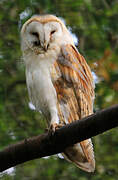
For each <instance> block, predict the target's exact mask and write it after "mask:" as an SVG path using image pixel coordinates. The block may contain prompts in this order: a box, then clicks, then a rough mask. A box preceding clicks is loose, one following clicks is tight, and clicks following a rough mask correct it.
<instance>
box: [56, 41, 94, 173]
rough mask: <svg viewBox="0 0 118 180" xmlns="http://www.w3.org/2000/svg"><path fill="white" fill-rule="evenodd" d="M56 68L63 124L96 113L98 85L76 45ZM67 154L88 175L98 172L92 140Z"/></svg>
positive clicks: (61, 56) (65, 50)
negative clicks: (94, 107) (91, 172)
mask: <svg viewBox="0 0 118 180" xmlns="http://www.w3.org/2000/svg"><path fill="white" fill-rule="evenodd" d="M53 68H54V69H55V72H56V75H57V77H59V78H57V79H56V80H55V81H53V84H54V87H55V89H56V92H57V99H58V103H57V107H58V114H59V118H60V123H61V124H67V123H71V122H73V121H76V120H79V119H81V118H83V117H85V116H88V115H90V114H92V113H93V100H94V83H93V77H92V74H91V71H90V68H89V66H88V65H87V63H86V61H85V59H84V57H83V56H82V55H81V54H80V53H79V52H78V51H77V50H76V48H75V47H74V46H72V45H64V46H62V48H61V52H60V54H59V57H58V59H57V60H56V61H55V63H54V66H53ZM63 155H64V157H66V159H69V161H72V162H74V163H75V164H76V165H77V166H78V167H80V168H81V169H84V170H86V171H88V172H90V171H93V170H94V166H95V161H94V153H93V146H92V143H91V140H90V139H88V140H85V141H82V142H80V143H77V144H76V145H74V146H72V147H69V148H67V149H65V151H64V154H63Z"/></svg>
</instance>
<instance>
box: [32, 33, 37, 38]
mask: <svg viewBox="0 0 118 180" xmlns="http://www.w3.org/2000/svg"><path fill="white" fill-rule="evenodd" d="M31 34H32V35H33V36H36V37H37V38H38V37H39V35H38V33H37V32H31Z"/></svg>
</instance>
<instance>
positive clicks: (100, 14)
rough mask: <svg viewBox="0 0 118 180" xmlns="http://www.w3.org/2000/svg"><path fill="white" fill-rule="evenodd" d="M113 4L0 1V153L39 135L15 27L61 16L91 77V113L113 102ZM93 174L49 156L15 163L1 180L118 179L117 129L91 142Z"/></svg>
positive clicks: (117, 28)
mask: <svg viewBox="0 0 118 180" xmlns="http://www.w3.org/2000/svg"><path fill="white" fill-rule="evenodd" d="M117 12H118V2H117V0H114V1H110V0H99V1H98V0H96V1H94V0H78V1H73V0H40V1H39V0H22V1H21V0H10V1H9V0H0V84H1V85H0V149H3V148H4V147H5V146H7V145H9V144H12V143H15V142H18V141H19V140H22V139H24V138H27V137H30V136H34V135H38V134H40V133H42V132H43V129H45V127H46V124H45V122H44V119H43V117H42V115H41V114H39V113H38V112H35V111H31V110H30V109H29V106H28V104H29V99H28V93H27V89H26V83H25V67H24V64H23V60H22V55H21V51H20V28H21V26H22V24H23V23H24V22H25V21H26V20H27V19H28V18H29V17H31V16H32V15H33V14H43V13H51V14H55V15H57V16H59V17H62V18H64V20H65V21H66V24H67V26H68V27H69V28H70V29H71V31H72V33H74V34H76V36H77V37H78V39H79V43H78V48H79V51H80V52H81V53H82V54H83V55H84V56H85V58H86V59H87V60H88V63H89V65H90V67H91V69H92V71H93V72H94V73H95V74H96V77H97V83H96V89H95V90H96V99H95V105H94V110H95V111H97V110H99V109H103V108H105V107H109V106H111V105H113V104H116V103H117V102H118V93H117V91H118V60H117V59H118V35H117V33H118V23H117V19H118V13H117ZM93 141H94V147H95V157H96V171H95V173H93V174H88V173H85V172H83V171H81V170H79V169H78V168H76V167H74V166H73V165H72V164H70V163H68V162H66V161H65V160H62V159H58V158H57V157H56V156H52V157H50V158H48V159H43V158H42V159H39V160H33V161H30V162H27V163H25V164H22V165H19V166H17V167H16V168H15V170H14V172H13V173H11V174H7V173H4V174H0V179H2V180H14V179H15V180H21V179H22V180H30V179H31V180H39V179H40V180H41V179H42V180H44V179H45V180H46V179H48V180H53V179H55V178H56V179H57V180H60V179H61V180H68V179H69V180H71V179H72V180H77V179H79V180H88V179H89V180H99V179H104V180H105V179H107V180H114V179H117V177H118V168H117V164H118V132H117V128H116V129H114V130H111V131H109V132H106V133H104V134H102V135H99V136H97V137H95V138H93Z"/></svg>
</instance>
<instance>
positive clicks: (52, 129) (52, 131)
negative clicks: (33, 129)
mask: <svg viewBox="0 0 118 180" xmlns="http://www.w3.org/2000/svg"><path fill="white" fill-rule="evenodd" d="M62 126H63V124H57V123H53V124H51V125H50V127H49V131H48V132H49V134H52V135H53V134H54V133H55V131H56V130H57V129H59V128H61V127H62Z"/></svg>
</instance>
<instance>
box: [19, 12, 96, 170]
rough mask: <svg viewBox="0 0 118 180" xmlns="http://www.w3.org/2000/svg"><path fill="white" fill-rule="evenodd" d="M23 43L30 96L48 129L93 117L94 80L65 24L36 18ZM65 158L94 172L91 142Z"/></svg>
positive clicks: (28, 25) (74, 148) (49, 17)
mask: <svg viewBox="0 0 118 180" xmlns="http://www.w3.org/2000/svg"><path fill="white" fill-rule="evenodd" d="M21 40H22V41H21V48H22V52H23V57H24V62H25V64H26V80H27V87H28V92H29V97H30V100H31V101H32V103H33V104H34V105H35V107H36V109H37V110H41V111H42V112H43V114H44V115H45V117H46V119H47V122H48V125H49V128H50V129H51V130H52V131H54V130H55V128H56V127H58V125H59V124H61V125H65V124H68V123H71V122H73V121H76V120H78V119H81V118H83V117H85V116H88V115H90V114H92V113H93V100H94V84H93V77H92V74H91V71H90V68H89V66H88V65H87V63H86V61H85V59H84V57H83V56H82V55H81V54H80V53H79V52H78V51H77V49H76V47H75V46H74V43H73V40H72V38H71V35H70V33H69V32H68V30H67V29H66V27H65V25H64V24H63V23H62V21H61V20H60V19H59V18H57V17H55V16H53V15H43V16H34V17H32V18H31V19H29V20H28V21H27V22H26V23H25V24H24V25H23V27H22V30H21ZM78 133H79V132H78ZM62 155H63V156H64V158H65V159H67V160H68V161H70V162H73V163H74V164H75V165H76V166H77V167H79V168H81V169H83V170H85V171H88V172H93V171H94V169H95V160H94V152H93V146H92V143H91V140H90V139H88V140H85V141H82V142H80V143H77V144H75V145H74V146H72V147H69V148H67V149H65V151H64V152H63V154H62Z"/></svg>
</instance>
